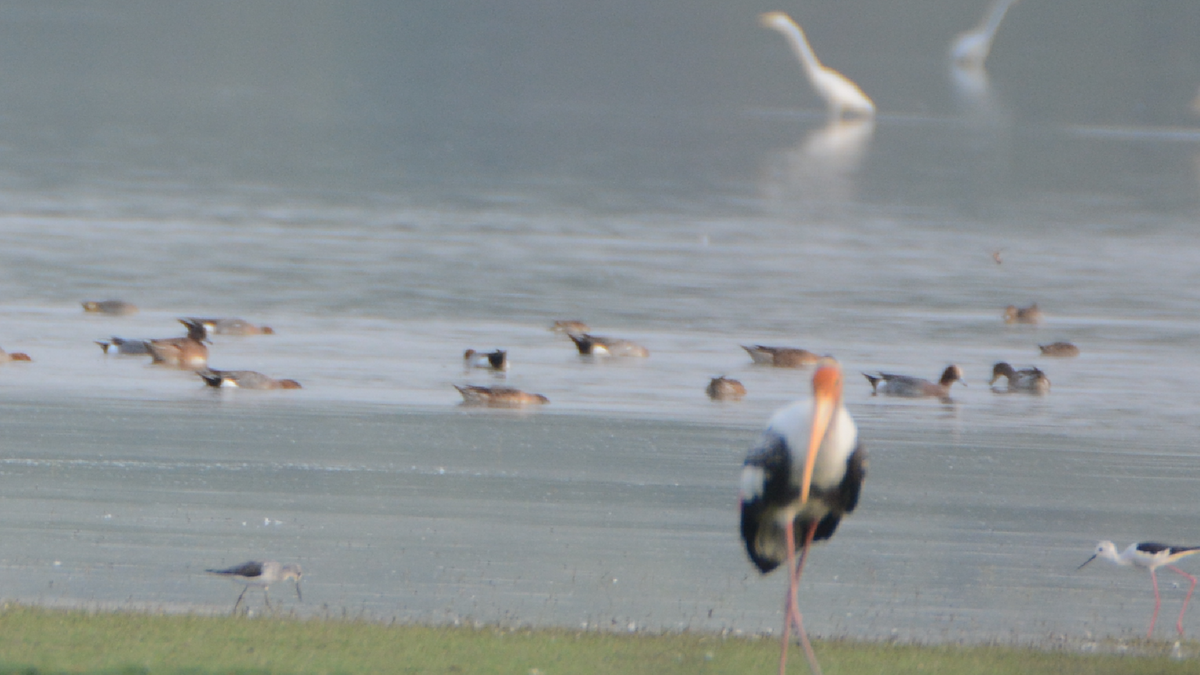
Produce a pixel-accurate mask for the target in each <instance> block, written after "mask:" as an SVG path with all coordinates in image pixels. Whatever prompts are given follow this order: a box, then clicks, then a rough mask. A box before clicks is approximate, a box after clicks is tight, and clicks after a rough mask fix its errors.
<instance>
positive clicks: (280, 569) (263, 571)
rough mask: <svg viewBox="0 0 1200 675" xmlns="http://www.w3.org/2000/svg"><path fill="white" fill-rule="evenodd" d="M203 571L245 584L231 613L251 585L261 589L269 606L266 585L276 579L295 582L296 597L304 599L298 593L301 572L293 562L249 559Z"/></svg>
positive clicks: (235, 611) (235, 610)
mask: <svg viewBox="0 0 1200 675" xmlns="http://www.w3.org/2000/svg"><path fill="white" fill-rule="evenodd" d="M205 572H208V573H209V574H215V575H217V576H222V577H225V578H227V579H232V580H233V581H234V583H238V584H244V585H245V586H246V587H245V588H243V589H242V593H241V595H239V596H238V599H237V602H235V603H233V613H235V614H236V613H237V608H238V605H241V604H242V598H243V597H245V596H246V591H248V590H250V587H251V586H257V587H258V588H261V589H263V601H265V602H266V603H267V607H270V606H271V598H269V597H268V596H267V587H268V586H270V585H271V584H273V583H275V582H276V581H284V580H287V579H291V580H293V581H295V582H296V597H297V598H299V599H300V600H301V601H303V600H304V597H303V596H301V595H300V575H301V574H302V572H301V570H300V566H299V565H297V564H295V563H289V564H287V565H284V564H281V563H277V562H275V561H274V560H251V561H249V562H244V563H242V564H241V565H235V566H233V567H229V568H226V569H223V570H205Z"/></svg>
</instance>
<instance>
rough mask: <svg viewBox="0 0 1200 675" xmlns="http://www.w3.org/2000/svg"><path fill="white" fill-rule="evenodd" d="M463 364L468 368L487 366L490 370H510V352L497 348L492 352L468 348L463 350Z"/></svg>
mask: <svg viewBox="0 0 1200 675" xmlns="http://www.w3.org/2000/svg"><path fill="white" fill-rule="evenodd" d="M463 366H464V367H466V368H487V369H488V370H508V352H506V351H504V350H503V349H497V350H496V351H492V352H486V353H484V352H477V351H475V350H474V349H468V350H467V351H465V352H463Z"/></svg>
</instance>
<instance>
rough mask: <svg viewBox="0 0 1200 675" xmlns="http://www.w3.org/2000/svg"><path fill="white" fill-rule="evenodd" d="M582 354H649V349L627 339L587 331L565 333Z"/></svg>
mask: <svg viewBox="0 0 1200 675" xmlns="http://www.w3.org/2000/svg"><path fill="white" fill-rule="evenodd" d="M567 336H568V337H570V338H571V340H572V341H573V342H574V343H575V347H576V348H577V349H579V353H580V354H582V355H584V356H642V357H645V356H650V350H648V349H646V348H645V347H643V346H641V345H639V344H638V343H636V342H631V341H629V340H621V339H619V338H611V337H602V336H600V335H590V334H588V333H581V334H579V335H576V334H575V333H567Z"/></svg>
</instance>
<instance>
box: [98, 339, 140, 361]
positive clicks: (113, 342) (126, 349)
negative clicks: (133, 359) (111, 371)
mask: <svg viewBox="0 0 1200 675" xmlns="http://www.w3.org/2000/svg"><path fill="white" fill-rule="evenodd" d="M96 344H98V345H100V348H101V349H103V350H104V353H105V354H108V353H109V352H110V351H111V352H113V353H116V354H123V355H125V356H145V355H146V354H149V353H150V348H149V347H147V346H146V341H145V340H130V339H128V338H122V337H117V336H115V335H114V336H113V337H111V338H109V339H108V341H107V342H105V341H104V340H96Z"/></svg>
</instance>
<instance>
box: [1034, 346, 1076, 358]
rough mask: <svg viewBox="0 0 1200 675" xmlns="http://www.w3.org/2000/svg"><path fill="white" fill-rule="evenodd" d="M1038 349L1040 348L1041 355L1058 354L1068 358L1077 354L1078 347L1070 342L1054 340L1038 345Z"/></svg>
mask: <svg viewBox="0 0 1200 675" xmlns="http://www.w3.org/2000/svg"><path fill="white" fill-rule="evenodd" d="M1038 349H1040V350H1042V356H1058V357H1063V358H1070V357H1073V356H1079V347H1076V346H1075V345H1073V344H1071V343H1070V342H1055V343H1053V344H1048V345H1038Z"/></svg>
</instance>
